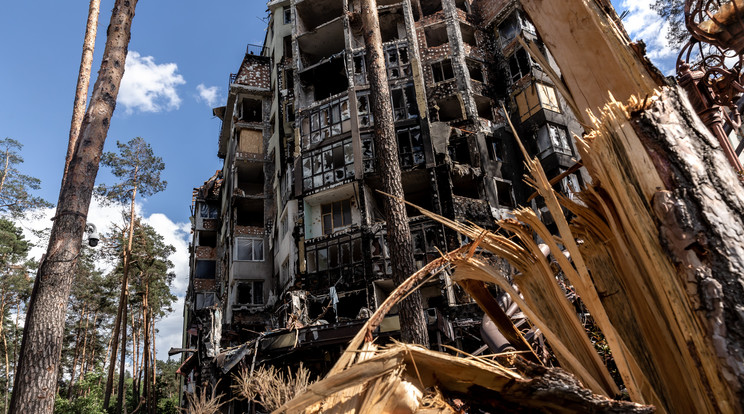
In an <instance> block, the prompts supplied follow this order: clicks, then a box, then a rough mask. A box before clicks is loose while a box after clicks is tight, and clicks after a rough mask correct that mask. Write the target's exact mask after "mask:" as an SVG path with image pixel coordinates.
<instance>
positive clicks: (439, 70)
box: [431, 59, 455, 82]
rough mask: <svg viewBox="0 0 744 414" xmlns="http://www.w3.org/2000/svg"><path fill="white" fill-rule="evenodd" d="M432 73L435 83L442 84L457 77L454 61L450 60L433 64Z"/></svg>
mask: <svg viewBox="0 0 744 414" xmlns="http://www.w3.org/2000/svg"><path fill="white" fill-rule="evenodd" d="M431 72H432V74H433V75H434V82H442V81H445V80H447V79H452V78H454V77H455V72H454V71H453V70H452V61H451V60H450V59H445V60H443V61H441V62H434V63H432V64H431Z"/></svg>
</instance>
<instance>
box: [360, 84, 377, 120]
mask: <svg viewBox="0 0 744 414" xmlns="http://www.w3.org/2000/svg"><path fill="white" fill-rule="evenodd" d="M357 114H358V116H359V127H360V128H368V127H371V126H372V125H373V123H374V122H375V119H374V116H373V115H372V107H371V104H370V101H369V91H364V92H358V93H357Z"/></svg>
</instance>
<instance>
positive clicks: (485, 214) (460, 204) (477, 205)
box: [452, 195, 493, 227]
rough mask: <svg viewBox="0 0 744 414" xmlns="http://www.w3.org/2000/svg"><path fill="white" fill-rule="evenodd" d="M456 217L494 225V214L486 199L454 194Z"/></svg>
mask: <svg viewBox="0 0 744 414" xmlns="http://www.w3.org/2000/svg"><path fill="white" fill-rule="evenodd" d="M452 201H453V204H454V207H455V217H456V218H458V219H460V220H467V221H470V222H473V223H475V224H478V225H480V226H489V227H490V226H493V216H491V209H490V208H489V207H488V202H487V201H486V200H480V199H477V198H471V197H462V196H457V195H455V196H453V197H452Z"/></svg>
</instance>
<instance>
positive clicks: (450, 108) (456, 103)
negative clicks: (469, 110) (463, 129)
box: [437, 95, 465, 122]
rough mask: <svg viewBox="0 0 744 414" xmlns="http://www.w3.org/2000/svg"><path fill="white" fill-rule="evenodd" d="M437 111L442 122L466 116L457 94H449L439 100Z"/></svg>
mask: <svg viewBox="0 0 744 414" xmlns="http://www.w3.org/2000/svg"><path fill="white" fill-rule="evenodd" d="M437 107H438V110H437V113H438V116H439V120H440V121H442V122H446V121H455V120H458V119H462V118H464V117H465V111H464V108H463V105H462V101H461V100H460V97H459V96H457V95H452V96H448V97H446V98H444V99H440V100H438V101H437Z"/></svg>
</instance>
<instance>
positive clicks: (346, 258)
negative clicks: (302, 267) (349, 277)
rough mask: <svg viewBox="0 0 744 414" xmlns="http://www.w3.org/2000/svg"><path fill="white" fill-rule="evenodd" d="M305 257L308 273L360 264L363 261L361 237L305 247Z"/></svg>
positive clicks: (351, 236) (348, 237) (343, 238)
mask: <svg viewBox="0 0 744 414" xmlns="http://www.w3.org/2000/svg"><path fill="white" fill-rule="evenodd" d="M305 256H306V257H307V272H308V273H316V272H322V271H325V270H330V269H337V268H340V267H345V266H350V265H353V264H357V263H361V262H362V261H363V260H364V254H363V252H362V239H361V235H360V234H353V235H349V236H343V237H339V238H336V239H333V240H328V241H325V242H321V243H317V244H314V245H310V246H307V247H306V249H305Z"/></svg>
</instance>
